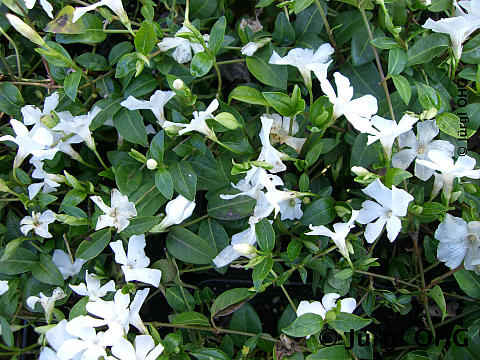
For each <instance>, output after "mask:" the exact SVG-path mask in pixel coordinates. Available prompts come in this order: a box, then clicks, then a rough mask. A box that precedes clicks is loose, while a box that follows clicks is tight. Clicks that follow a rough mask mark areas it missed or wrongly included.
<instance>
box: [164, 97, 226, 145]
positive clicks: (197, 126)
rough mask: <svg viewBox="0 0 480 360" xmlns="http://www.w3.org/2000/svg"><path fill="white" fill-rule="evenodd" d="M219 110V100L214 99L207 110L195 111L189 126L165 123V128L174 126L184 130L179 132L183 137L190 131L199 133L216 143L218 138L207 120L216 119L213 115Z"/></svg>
mask: <svg viewBox="0 0 480 360" xmlns="http://www.w3.org/2000/svg"><path fill="white" fill-rule="evenodd" d="M217 109H218V100H217V99H214V100H213V101H212V102H211V103H210V105H208V107H207V108H206V109H205V111H200V112H198V111H194V112H193V119H192V121H190V123H189V124H183V123H175V122H171V121H165V122H164V123H163V128H168V127H170V126H174V127H177V128H183V129H181V130H180V131H179V132H178V135H183V134H185V133H187V132H190V131H198V132H199V133H202V134H204V135H205V136H207V137H208V138H209V139H211V140H213V141H216V140H217V136H216V135H215V133H214V132H213V130H212V129H210V127H209V126H208V125H207V122H206V120H207V119H214V118H215V117H214V116H213V115H212V113H213V112H214V111H215V110H217Z"/></svg>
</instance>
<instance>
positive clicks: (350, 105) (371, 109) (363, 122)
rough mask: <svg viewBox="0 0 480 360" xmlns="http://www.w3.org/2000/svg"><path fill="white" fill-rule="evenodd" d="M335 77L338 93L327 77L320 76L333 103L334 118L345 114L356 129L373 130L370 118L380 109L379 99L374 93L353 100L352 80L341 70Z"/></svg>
mask: <svg viewBox="0 0 480 360" xmlns="http://www.w3.org/2000/svg"><path fill="white" fill-rule="evenodd" d="M333 77H334V78H335V85H336V86H337V94H335V91H334V90H333V87H332V85H331V84H330V82H329V81H328V80H327V78H326V77H325V78H320V86H321V87H322V91H323V92H324V93H325V95H327V97H328V100H329V101H330V102H331V103H332V104H333V119H332V120H336V119H338V118H339V117H340V116H342V115H344V116H345V117H346V118H347V120H348V121H349V122H350V124H352V126H353V127H354V128H355V129H356V130H358V131H360V132H362V133H364V132H368V131H369V130H371V129H372V124H371V123H370V118H371V117H372V115H373V114H375V113H376V112H377V111H378V105H377V99H376V98H375V97H374V96H373V95H364V96H362V97H359V98H357V99H353V100H352V98H353V86H351V85H350V80H349V79H348V78H347V77H346V76H344V75H342V74H340V73H339V72H336V73H334V74H333Z"/></svg>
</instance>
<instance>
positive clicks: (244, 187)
mask: <svg viewBox="0 0 480 360" xmlns="http://www.w3.org/2000/svg"><path fill="white" fill-rule="evenodd" d="M266 176H267V177H268V173H267V171H266V170H265V169H263V168H260V167H256V166H252V168H251V169H250V170H248V171H247V174H246V176H245V178H243V179H242V180H240V181H239V182H238V183H237V184H236V185H235V184H233V183H232V187H234V188H235V189H237V190H240V193H238V194H233V195H227V194H221V195H220V198H221V199H224V200H231V199H233V198H236V197H237V196H242V195H245V196H250V197H252V198H254V199H256V198H257V197H258V195H257V192H258V190H261V189H263V188H264V185H263V183H262V182H264V180H262V179H263V178H264V177H266ZM275 179H278V180H279V182H277V184H278V185H283V181H282V180H281V179H280V178H279V177H278V176H275Z"/></svg>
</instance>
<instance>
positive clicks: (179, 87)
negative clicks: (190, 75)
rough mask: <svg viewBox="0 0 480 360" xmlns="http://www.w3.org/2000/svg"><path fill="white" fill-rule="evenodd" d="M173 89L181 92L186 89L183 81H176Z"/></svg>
mask: <svg viewBox="0 0 480 360" xmlns="http://www.w3.org/2000/svg"><path fill="white" fill-rule="evenodd" d="M173 88H174V89H175V90H178V91H181V90H183V89H184V88H185V83H184V82H183V80H182V79H175V81H174V82H173Z"/></svg>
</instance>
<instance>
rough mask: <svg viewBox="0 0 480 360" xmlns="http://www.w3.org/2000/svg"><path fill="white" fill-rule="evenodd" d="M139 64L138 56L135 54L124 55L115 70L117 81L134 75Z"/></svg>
mask: <svg viewBox="0 0 480 360" xmlns="http://www.w3.org/2000/svg"><path fill="white" fill-rule="evenodd" d="M136 64H137V55H136V54H134V53H129V54H125V55H123V56H122V57H121V58H120V59H119V60H118V63H117V67H116V69H115V77H116V78H117V79H121V78H124V77H125V76H127V75H133V73H134V72H135V70H136Z"/></svg>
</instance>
